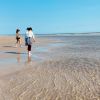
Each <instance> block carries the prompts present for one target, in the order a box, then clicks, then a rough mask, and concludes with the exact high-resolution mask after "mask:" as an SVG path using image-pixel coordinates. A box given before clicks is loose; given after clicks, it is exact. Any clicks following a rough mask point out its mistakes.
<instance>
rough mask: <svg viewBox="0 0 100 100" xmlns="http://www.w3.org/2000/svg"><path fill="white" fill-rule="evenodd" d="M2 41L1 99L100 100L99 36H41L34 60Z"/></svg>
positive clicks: (33, 49) (8, 39) (10, 43)
mask: <svg viewBox="0 0 100 100" xmlns="http://www.w3.org/2000/svg"><path fill="white" fill-rule="evenodd" d="M4 39H5V41H4ZM7 41H9V42H7ZM0 42H1V43H0V59H1V61H0V100H100V47H99V44H100V37H95V36H86V37H85V36H84V37H81V36H72V37H70V36H69V37H61V36H60V37H53V38H52V37H51V38H50V37H49V38H48V37H42V38H40V37H38V38H37V42H36V43H35V44H34V45H33V48H32V54H33V55H32V57H31V58H29V57H27V53H26V52H27V51H26V47H25V46H24V41H23V47H22V48H15V47H14V43H15V40H14V37H1V39H0Z"/></svg>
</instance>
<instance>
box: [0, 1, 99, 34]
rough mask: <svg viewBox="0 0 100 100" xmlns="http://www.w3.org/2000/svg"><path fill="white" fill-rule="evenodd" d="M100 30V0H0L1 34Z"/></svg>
mask: <svg viewBox="0 0 100 100" xmlns="http://www.w3.org/2000/svg"><path fill="white" fill-rule="evenodd" d="M29 26H31V27H32V28H33V30H34V32H35V33H36V34H45V33H73V32H75V33H77V32H95V31H96V32H98V31H100V0H0V34H15V30H16V28H20V30H21V33H25V29H26V28H27V27H29Z"/></svg>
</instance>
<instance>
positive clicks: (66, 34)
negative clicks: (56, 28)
mask: <svg viewBox="0 0 100 100" xmlns="http://www.w3.org/2000/svg"><path fill="white" fill-rule="evenodd" d="M21 35H22V36H24V35H25V34H21ZM35 35H36V36H98V35H99V36H100V32H87V33H51V34H50V33H49V34H35ZM0 36H15V34H0Z"/></svg>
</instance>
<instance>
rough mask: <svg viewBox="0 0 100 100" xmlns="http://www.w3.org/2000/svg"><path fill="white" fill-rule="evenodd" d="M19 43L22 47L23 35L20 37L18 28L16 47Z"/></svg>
mask: <svg viewBox="0 0 100 100" xmlns="http://www.w3.org/2000/svg"><path fill="white" fill-rule="evenodd" d="M18 44H19V45H20V47H21V37H20V30H19V29H16V47H17V46H18Z"/></svg>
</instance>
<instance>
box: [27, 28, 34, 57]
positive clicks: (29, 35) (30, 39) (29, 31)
mask: <svg viewBox="0 0 100 100" xmlns="http://www.w3.org/2000/svg"><path fill="white" fill-rule="evenodd" d="M33 42H35V37H34V34H33V31H32V28H31V27H29V28H27V32H26V35H25V45H26V46H27V50H28V56H31V55H32V54H31V48H32V43H33Z"/></svg>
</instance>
